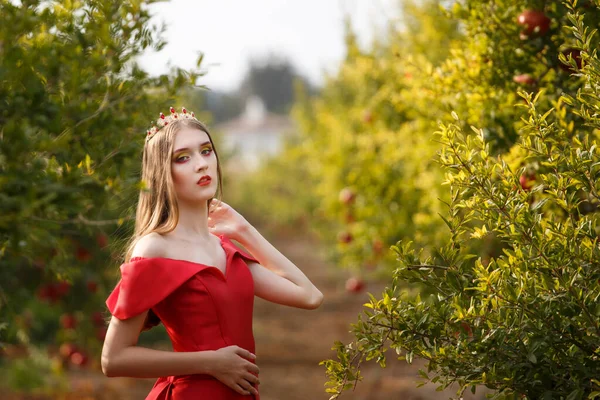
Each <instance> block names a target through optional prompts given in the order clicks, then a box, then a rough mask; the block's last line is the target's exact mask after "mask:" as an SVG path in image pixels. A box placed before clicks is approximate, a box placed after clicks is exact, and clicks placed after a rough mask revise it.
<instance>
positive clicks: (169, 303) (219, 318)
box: [106, 235, 260, 400]
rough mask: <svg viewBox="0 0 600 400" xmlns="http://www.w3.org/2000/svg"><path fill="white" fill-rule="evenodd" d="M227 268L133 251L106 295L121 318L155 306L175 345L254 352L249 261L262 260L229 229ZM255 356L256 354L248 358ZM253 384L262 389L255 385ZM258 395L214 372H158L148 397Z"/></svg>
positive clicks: (185, 399)
mask: <svg viewBox="0 0 600 400" xmlns="http://www.w3.org/2000/svg"><path fill="white" fill-rule="evenodd" d="M218 237H219V239H220V242H221V247H222V248H223V250H224V251H225V254H226V255H227V263H226V272H225V274H223V273H222V272H221V270H220V269H218V268H217V267H214V266H210V265H204V264H199V263H195V262H191V261H185V260H176V259H172V258H162V257H152V258H143V257H134V258H132V259H131V260H130V262H128V263H124V264H122V265H121V267H120V268H121V280H120V281H119V283H118V284H117V286H116V287H115V289H114V290H113V292H112V293H111V294H110V296H109V297H108V299H107V300H106V305H107V306H108V309H109V310H110V312H111V313H112V314H113V315H114V316H115V317H117V318H119V319H127V318H131V317H133V316H135V315H138V314H140V313H141V312H144V311H146V310H152V311H153V312H154V313H155V314H156V315H157V316H158V317H159V318H160V320H161V321H162V323H163V324H164V326H165V328H166V330H167V333H168V334H169V337H170V338H171V343H172V344H173V350H174V351H203V350H217V349H220V348H222V347H227V346H231V345H237V346H239V347H241V348H243V349H246V350H248V351H250V352H252V353H254V354H256V353H255V348H254V335H253V332H252V311H253V306H254V281H253V279H252V274H251V273H250V270H249V269H248V266H247V264H246V261H247V260H249V261H254V262H258V261H257V260H256V259H255V258H254V257H252V256H250V255H249V254H247V253H246V252H244V251H242V250H241V249H239V248H238V247H237V246H236V245H235V244H233V242H231V240H230V239H229V238H228V237H227V236H225V235H218ZM249 361H251V362H252V360H249ZM254 387H255V388H256V389H257V390H258V387H257V385H254ZM249 398H250V399H255V400H260V396H258V395H257V396H254V395H250V396H248V395H241V394H239V393H237V392H236V391H234V390H233V389H231V388H229V387H228V386H227V385H225V384H224V383H222V382H221V381H219V380H217V379H216V378H214V377H213V376H211V375H207V374H195V375H178V376H167V377H161V378H158V380H157V381H156V383H155V384H154V387H153V388H152V390H151V391H150V393H149V394H148V396H147V397H146V400H167V399H169V400H192V399H194V400H198V399H206V400H208V399H211V400H241V399H249Z"/></svg>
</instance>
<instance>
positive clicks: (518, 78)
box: [513, 74, 535, 85]
mask: <svg viewBox="0 0 600 400" xmlns="http://www.w3.org/2000/svg"><path fill="white" fill-rule="evenodd" d="M513 81H515V82H517V83H520V84H523V85H533V84H534V83H535V79H534V78H533V77H532V76H531V75H529V74H521V75H515V76H514V77H513Z"/></svg>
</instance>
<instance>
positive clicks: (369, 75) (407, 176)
mask: <svg viewBox="0 0 600 400" xmlns="http://www.w3.org/2000/svg"><path fill="white" fill-rule="evenodd" d="M437 3H438V2H437V1H426V2H423V4H420V5H419V6H417V5H416V2H414V3H413V2H410V3H407V4H406V5H405V7H404V19H405V20H413V23H412V24H411V25H410V27H409V28H407V29H404V30H398V29H393V28H392V27H390V31H389V35H388V37H387V38H382V39H380V40H377V41H375V42H374V43H373V45H372V48H370V49H366V50H363V49H361V48H360V47H359V46H358V43H357V41H356V37H355V36H354V34H353V32H352V30H351V29H350V27H349V28H348V31H347V35H346V46H347V55H346V59H345V60H344V62H343V64H342V65H341V67H340V69H339V71H338V73H337V74H336V75H335V76H331V77H329V78H328V80H327V82H326V85H325V87H324V88H323V89H322V90H321V92H320V94H319V96H317V97H316V98H300V99H299V101H298V103H297V105H296V107H295V109H294V116H295V118H296V120H297V121H298V122H299V124H300V130H301V132H302V148H301V151H302V154H303V157H302V158H301V159H303V160H304V163H305V165H306V167H305V168H306V170H307V171H308V172H309V175H308V176H307V180H309V181H310V182H311V186H312V187H311V192H312V195H313V196H315V197H316V198H317V199H319V200H320V207H319V210H318V214H320V215H323V216H326V217H327V220H326V221H325V222H323V223H321V226H320V228H321V229H318V232H319V233H320V235H321V238H322V240H323V241H324V242H325V243H330V244H331V246H330V247H331V248H332V249H334V250H335V252H332V254H331V256H332V262H333V263H335V264H337V265H340V266H342V267H344V268H349V269H352V270H354V272H355V273H356V274H367V273H369V272H368V271H367V270H372V269H373V268H374V267H376V266H379V267H380V270H381V272H383V273H384V274H389V272H390V271H391V268H392V266H393V264H394V259H393V257H392V254H391V252H384V251H383V249H386V248H389V246H390V245H392V244H393V243H395V242H396V241H397V240H400V239H401V238H403V237H406V236H413V237H416V240H417V241H420V239H427V240H430V239H432V238H435V239H434V240H435V241H442V240H443V239H444V238H445V237H447V235H446V234H445V232H443V230H442V229H440V228H441V222H440V221H439V219H438V218H437V217H436V216H437V213H439V212H442V208H441V206H440V204H439V202H438V201H437V198H438V197H441V198H443V197H444V194H443V192H442V191H440V190H439V188H440V183H441V181H442V180H443V175H442V174H441V173H440V171H439V170H438V169H437V166H436V165H435V162H434V157H435V150H436V146H435V144H434V143H433V142H432V141H431V140H430V137H429V136H428V132H430V131H431V130H433V129H435V122H436V114H437V112H438V110H437V108H436V107H435V106H434V107H432V105H431V98H430V96H431V91H429V90H423V84H422V83H423V81H426V80H428V79H430V75H432V74H433V71H434V68H435V67H434V65H435V64H432V63H433V62H438V60H440V59H445V58H446V57H447V56H448V44H449V43H453V42H459V43H460V42H461V41H462V39H461V38H462V35H461V34H460V32H459V30H458V28H457V24H456V22H455V21H451V20H446V19H443V20H442V18H444V17H443V12H442V10H441V9H440V8H439V7H438V5H437ZM440 20H442V22H440ZM415 21H418V22H419V23H417V22H415ZM424 42H427V43H429V51H428V53H427V54H425V55H423V54H419V53H415V54H411V52H412V51H416V49H421V46H420V45H419V43H424ZM344 191H346V192H348V191H350V192H352V193H353V194H354V200H353V201H348V202H344V201H340V197H341V196H344ZM391 221H394V223H390V222H391ZM336 231H337V232H336ZM386 267H387V271H386V270H385V268H386ZM374 273H377V270H376V271H375V272H374Z"/></svg>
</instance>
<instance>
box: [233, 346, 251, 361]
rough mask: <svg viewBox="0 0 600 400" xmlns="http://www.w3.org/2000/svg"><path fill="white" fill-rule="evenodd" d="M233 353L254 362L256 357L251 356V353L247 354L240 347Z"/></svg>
mask: <svg viewBox="0 0 600 400" xmlns="http://www.w3.org/2000/svg"><path fill="white" fill-rule="evenodd" d="M236 347H237V346H236ZM235 352H236V354H238V355H240V356H242V357H244V358H247V359H250V360H256V355H254V354H252V353H251V352H249V351H248V350H246V349H242V348H241V347H237V348H236V349H235Z"/></svg>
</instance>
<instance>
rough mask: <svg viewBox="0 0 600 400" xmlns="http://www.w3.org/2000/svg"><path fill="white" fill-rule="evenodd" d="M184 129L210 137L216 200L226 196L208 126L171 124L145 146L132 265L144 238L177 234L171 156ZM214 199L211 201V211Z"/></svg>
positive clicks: (131, 246) (183, 122)
mask: <svg viewBox="0 0 600 400" xmlns="http://www.w3.org/2000/svg"><path fill="white" fill-rule="evenodd" d="M184 127H190V128H196V129H198V130H200V131H202V132H205V133H206V134H207V135H208V139H209V140H210V143H211V145H212V148H213V151H214V153H215V156H216V157H217V179H218V182H219V184H218V187H217V193H216V196H217V197H216V198H217V199H218V200H219V202H220V201H221V199H222V196H223V181H222V177H221V164H220V162H219V155H218V154H217V150H216V148H215V145H214V143H213V140H212V138H211V136H210V132H209V131H208V128H207V127H206V125H204V124H203V123H202V122H200V121H198V120H196V119H182V120H178V121H174V122H171V123H169V125H167V126H165V127H164V128H162V129H161V130H160V131H158V132H157V133H155V134H154V135H153V136H152V137H151V138H150V139H149V140H147V141H146V142H145V145H144V151H143V156H142V183H143V185H145V186H146V187H145V188H143V189H142V190H141V191H140V197H139V200H138V204H137V211H136V215H135V229H134V233H133V235H132V237H131V238H130V240H129V243H128V244H127V245H126V249H127V250H126V252H125V262H129V260H130V258H131V254H132V252H133V249H134V247H135V245H136V243H137V242H138V240H139V239H140V238H142V237H143V236H145V235H147V234H149V233H152V232H156V233H159V234H165V233H169V232H171V231H173V230H174V229H175V227H176V226H177V223H178V222H179V208H178V206H177V197H176V194H175V189H174V186H173V178H172V176H171V155H172V153H173V146H174V142H175V134H176V133H177V132H178V131H179V130H181V129H182V128H184ZM211 201H212V199H209V200H207V204H206V206H207V208H208V207H210V203H211Z"/></svg>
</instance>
